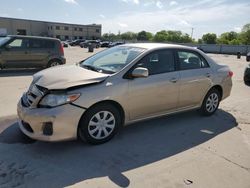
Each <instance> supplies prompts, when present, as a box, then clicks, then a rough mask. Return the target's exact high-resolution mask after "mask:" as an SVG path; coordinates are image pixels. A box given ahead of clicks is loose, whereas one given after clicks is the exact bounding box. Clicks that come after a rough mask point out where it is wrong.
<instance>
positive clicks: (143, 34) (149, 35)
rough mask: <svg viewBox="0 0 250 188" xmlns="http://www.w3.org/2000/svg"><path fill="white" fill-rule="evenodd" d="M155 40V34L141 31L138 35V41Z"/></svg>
mask: <svg viewBox="0 0 250 188" xmlns="http://www.w3.org/2000/svg"><path fill="white" fill-rule="evenodd" d="M152 38H153V34H152V33H150V32H146V31H141V32H139V33H138V34H137V40H138V41H150V40H152Z"/></svg>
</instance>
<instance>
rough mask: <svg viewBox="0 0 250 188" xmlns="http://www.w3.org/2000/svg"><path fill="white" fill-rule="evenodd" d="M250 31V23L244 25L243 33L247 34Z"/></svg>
mask: <svg viewBox="0 0 250 188" xmlns="http://www.w3.org/2000/svg"><path fill="white" fill-rule="evenodd" d="M249 30H250V23H248V24H246V25H244V26H243V28H242V30H241V31H242V32H247V31H249Z"/></svg>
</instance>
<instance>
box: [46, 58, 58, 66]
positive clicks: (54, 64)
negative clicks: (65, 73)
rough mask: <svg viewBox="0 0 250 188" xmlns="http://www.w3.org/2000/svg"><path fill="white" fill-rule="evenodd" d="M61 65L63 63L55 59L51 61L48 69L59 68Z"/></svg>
mask: <svg viewBox="0 0 250 188" xmlns="http://www.w3.org/2000/svg"><path fill="white" fill-rule="evenodd" d="M58 65H61V61H59V60H57V59H53V60H51V61H49V63H48V65H47V67H54V66H58Z"/></svg>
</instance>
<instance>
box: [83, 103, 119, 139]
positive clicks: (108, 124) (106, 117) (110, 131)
mask: <svg viewBox="0 0 250 188" xmlns="http://www.w3.org/2000/svg"><path fill="white" fill-rule="evenodd" d="M121 125H122V121H121V115H120V113H119V111H118V110H117V108H115V107H114V106H113V105H110V104H100V105H97V106H94V107H92V108H91V109H89V110H88V111H87V112H86V114H84V116H83V117H82V119H81V120H80V123H79V128H78V137H79V138H80V139H81V140H84V141H87V142H88V143H90V144H102V143H105V142H107V141H109V140H110V139H112V138H113V137H114V136H115V134H116V133H117V132H118V130H119V128H120V127H121Z"/></svg>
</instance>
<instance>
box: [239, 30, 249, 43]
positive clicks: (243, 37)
mask: <svg viewBox="0 0 250 188" xmlns="http://www.w3.org/2000/svg"><path fill="white" fill-rule="evenodd" d="M240 40H241V43H242V44H246V45H250V30H248V31H246V32H241V34H240Z"/></svg>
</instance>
